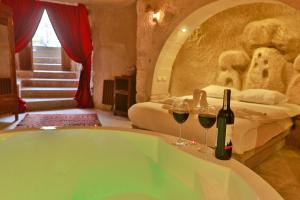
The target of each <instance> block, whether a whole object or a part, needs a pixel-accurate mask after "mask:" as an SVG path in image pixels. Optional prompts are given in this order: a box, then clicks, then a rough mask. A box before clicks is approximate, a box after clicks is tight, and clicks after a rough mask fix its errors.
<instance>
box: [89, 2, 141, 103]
mask: <svg viewBox="0 0 300 200" xmlns="http://www.w3.org/2000/svg"><path fill="white" fill-rule="evenodd" d="M90 17H91V18H90V21H91V26H92V39H93V46H94V52H93V74H92V75H93V76H92V83H93V92H94V103H95V106H96V107H97V108H102V109H105V108H106V107H105V105H103V104H102V93H103V80H105V79H114V77H115V76H118V75H124V74H126V73H127V67H129V66H135V63H136V5H135V4H131V5H128V6H91V7H90Z"/></svg>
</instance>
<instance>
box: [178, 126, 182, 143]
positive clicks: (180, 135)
mask: <svg viewBox="0 0 300 200" xmlns="http://www.w3.org/2000/svg"><path fill="white" fill-rule="evenodd" d="M181 127H182V124H180V125H179V140H180V141H181V140H182V138H181Z"/></svg>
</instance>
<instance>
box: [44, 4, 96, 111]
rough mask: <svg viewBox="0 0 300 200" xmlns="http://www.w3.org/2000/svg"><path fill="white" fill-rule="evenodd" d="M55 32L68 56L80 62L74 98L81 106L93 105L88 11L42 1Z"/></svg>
mask: <svg viewBox="0 0 300 200" xmlns="http://www.w3.org/2000/svg"><path fill="white" fill-rule="evenodd" d="M44 5H45V7H46V10H47V13H48V16H49V18H50V21H51V23H52V26H53V28H54V30H55V33H56V35H57V37H58V39H59V41H60V43H61V45H62V47H63V48H64V50H65V51H66V53H67V54H68V56H69V57H70V58H71V59H72V60H74V61H76V62H78V63H81V64H82V71H81V74H80V79H79V85H78V90H77V93H76V95H75V99H76V100H77V102H78V106H79V107H81V108H91V107H93V98H92V96H91V93H90V79H91V56H92V50H93V47H92V40H91V31H90V25H89V20H88V12H87V9H86V7H85V6H84V5H82V4H79V5H78V6H70V5H62V4H53V3H44Z"/></svg>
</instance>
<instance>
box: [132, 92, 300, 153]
mask: <svg viewBox="0 0 300 200" xmlns="http://www.w3.org/2000/svg"><path fill="white" fill-rule="evenodd" d="M185 98H192V97H189V96H186V97H185ZM208 103H209V104H212V105H215V106H216V107H217V109H219V108H220V107H221V106H222V99H215V98H208ZM165 107H167V106H166V105H165V104H161V103H153V102H145V103H138V104H135V105H133V106H132V107H131V108H130V109H129V112H128V116H129V118H130V120H131V122H132V124H133V125H134V126H137V127H139V128H143V129H148V130H152V131H157V132H161V133H166V134H170V135H174V136H177V135H178V132H179V129H178V128H179V125H178V124H177V123H176V122H175V120H174V119H173V117H172V115H170V114H169V112H168V110H167V109H165ZM231 107H232V109H233V111H234V113H235V115H236V117H235V125H234V133H233V139H232V140H233V151H234V153H237V154H243V153H244V152H246V151H249V150H251V149H254V148H256V147H259V146H261V145H263V144H265V143H266V142H267V141H269V140H270V139H272V138H273V137H275V136H276V135H278V134H280V133H282V132H283V131H285V130H288V129H289V128H290V127H291V126H292V120H291V117H294V116H296V115H299V114H300V106H297V105H295V104H282V105H262V104H253V103H245V102H238V101H232V103H231ZM182 133H183V137H184V138H187V139H190V140H197V141H199V142H201V143H203V141H204V133H203V128H202V127H201V126H200V124H199V122H198V118H197V116H196V115H192V114H191V115H190V117H189V118H188V120H187V121H186V122H185V123H184V124H183V129H182ZM215 141H216V128H215V127H213V128H211V129H210V130H209V134H208V144H209V146H214V145H215Z"/></svg>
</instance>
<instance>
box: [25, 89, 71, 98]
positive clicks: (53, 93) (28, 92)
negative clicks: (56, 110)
mask: <svg viewBox="0 0 300 200" xmlns="http://www.w3.org/2000/svg"><path fill="white" fill-rule="evenodd" d="M76 91H77V88H52V87H51V88H50V87H49V88H40V87H23V88H21V97H22V98H72V97H74V96H75V93H76Z"/></svg>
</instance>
